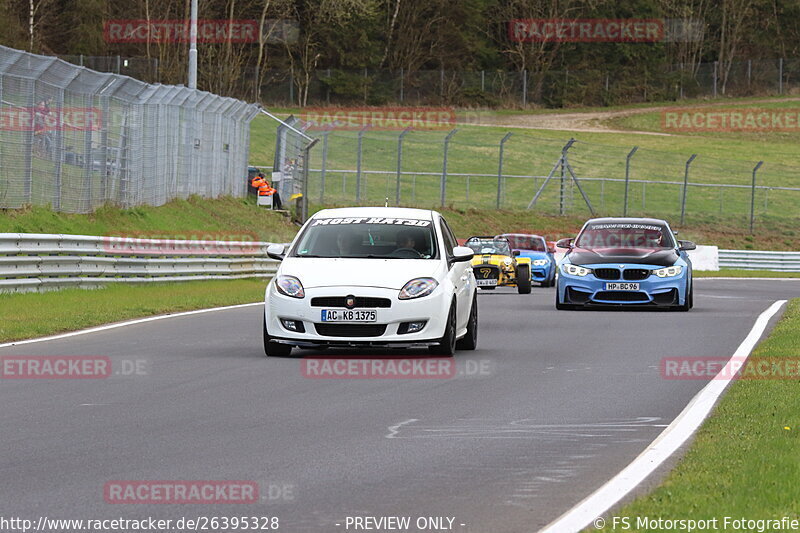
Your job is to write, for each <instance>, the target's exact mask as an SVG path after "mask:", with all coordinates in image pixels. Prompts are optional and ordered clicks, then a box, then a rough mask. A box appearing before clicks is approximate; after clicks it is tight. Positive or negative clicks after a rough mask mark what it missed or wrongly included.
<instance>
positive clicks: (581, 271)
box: [561, 263, 592, 277]
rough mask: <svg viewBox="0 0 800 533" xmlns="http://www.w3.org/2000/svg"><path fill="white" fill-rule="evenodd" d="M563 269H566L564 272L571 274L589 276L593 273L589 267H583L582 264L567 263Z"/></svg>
mask: <svg viewBox="0 0 800 533" xmlns="http://www.w3.org/2000/svg"><path fill="white" fill-rule="evenodd" d="M561 270H563V271H564V274H569V275H570V276H581V277H583V276H588V275H589V274H591V273H592V271H591V270H589V269H588V268H583V267H582V266H578V265H573V264H572V263H566V264H564V265H563V266H562V267H561Z"/></svg>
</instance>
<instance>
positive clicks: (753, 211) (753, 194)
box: [750, 161, 764, 234]
mask: <svg viewBox="0 0 800 533" xmlns="http://www.w3.org/2000/svg"><path fill="white" fill-rule="evenodd" d="M763 164H764V162H763V161H759V162H758V163H756V166H755V167H753V186H752V187H751V188H750V233H751V234H752V233H753V228H754V227H755V223H756V173H757V172H758V169H759V168H761V165H763Z"/></svg>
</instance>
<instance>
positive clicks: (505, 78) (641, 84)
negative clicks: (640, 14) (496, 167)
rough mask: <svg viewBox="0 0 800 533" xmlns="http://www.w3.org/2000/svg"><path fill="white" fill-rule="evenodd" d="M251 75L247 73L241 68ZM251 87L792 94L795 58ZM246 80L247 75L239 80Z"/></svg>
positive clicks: (363, 72)
mask: <svg viewBox="0 0 800 533" xmlns="http://www.w3.org/2000/svg"><path fill="white" fill-rule="evenodd" d="M245 77H250V78H252V80H253V82H255V80H256V77H255V75H254V74H252V75H251V74H246V76H245ZM261 79H262V82H261V86H260V87H256V88H254V90H253V94H255V95H256V97H257V98H260V99H261V101H264V102H269V103H270V104H272V105H298V104H299V105H312V106H314V105H331V104H333V105H352V104H355V103H360V104H365V105H383V104H388V103H392V102H399V103H403V104H406V105H441V104H447V105H456V106H490V107H491V106H515V107H526V106H529V105H535V106H541V107H553V108H558V107H565V106H571V105H583V106H606V105H614V104H622V103H637V102H653V101H672V100H682V99H685V98H703V97H713V98H716V97H721V96H728V97H745V96H756V95H768V94H776V95H781V94H793V92H794V91H796V90H797V89H798V87H800V85H798V81H799V80H800V60H799V59H794V58H792V59H759V60H744V61H734V62H732V63H731V64H730V67H729V68H725V67H723V66H721V65H720V63H719V62H716V61H715V62H709V63H691V64H690V63H685V64H675V65H667V66H665V68H663V69H659V70H657V71H652V69H651V70H650V71H648V70H647V69H646V67H638V66H637V67H624V68H616V69H609V70H604V69H581V70H577V69H576V70H569V69H564V70H547V71H539V72H535V71H527V70H523V71H497V70H494V71H489V70H481V71H454V70H417V71H407V70H402V69H400V70H397V71H394V70H392V71H389V70H376V69H319V70H314V71H312V72H309V73H308V77H306V76H305V75H301V74H300V73H298V72H294V71H293V70H285V69H269V70H265V71H264V72H263V73H262V77H261ZM245 85H247V82H245Z"/></svg>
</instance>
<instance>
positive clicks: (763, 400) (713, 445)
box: [587, 300, 800, 531]
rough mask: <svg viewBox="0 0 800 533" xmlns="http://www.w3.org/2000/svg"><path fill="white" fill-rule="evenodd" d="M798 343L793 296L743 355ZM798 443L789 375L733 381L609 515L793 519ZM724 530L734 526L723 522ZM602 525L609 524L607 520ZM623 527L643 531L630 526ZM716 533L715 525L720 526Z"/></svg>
mask: <svg viewBox="0 0 800 533" xmlns="http://www.w3.org/2000/svg"><path fill="white" fill-rule="evenodd" d="M798 346H800V300H793V301H791V302H790V303H789V307H788V309H787V310H786V312H785V314H784V316H783V318H782V319H781V320H780V322H779V323H778V324H777V325H776V326H775V329H774V330H773V331H772V333H771V334H770V336H769V337H768V338H767V339H766V340H765V341H764V342H762V343H761V344H760V345H759V346H758V347H757V348H756V349H755V351H754V352H753V354H752V355H751V356H750V358H751V359H752V360H758V359H763V358H769V359H770V360H774V359H783V358H787V359H789V358H791V359H793V360H796V359H797V347H798ZM799 448H800V395H798V394H797V378H794V379H749V380H748V379H742V380H739V381H737V382H735V383H733V384H732V385H731V387H730V389H729V390H728V391H727V392H726V393H725V395H724V396H723V398H722V400H721V401H720V403H719V404H718V405H717V407H716V408H715V409H714V412H713V414H712V416H711V417H710V418H709V419H708V420H706V421H705V423H704V424H703V426H702V427H701V428H700V430H699V431H698V432H697V435H696V437H695V439H694V442H693V443H692V445H691V447H690V449H689V450H688V451H687V452H686V455H685V456H684V457H683V458H682V459H681V460H680V462H679V463H678V465H677V466H676V467H675V469H674V470H673V471H672V472H670V474H669V475H668V476H667V478H666V479H665V480H664V481H663V482H662V483H661V485H660V486H659V487H658V488H657V489H655V490H654V491H653V492H651V493H650V494H648V495H647V496H643V497H640V498H638V499H636V500H635V501H633V502H632V503H630V504H628V505H626V506H624V507H622V509H620V510H618V511H616V512H614V515H615V516H619V517H629V518H630V519H631V524H632V525H633V526H635V525H636V517H650V518H658V517H662V518H664V519H678V518H691V519H711V518H715V517H716V518H719V519H720V521H721V519H722V517H725V516H730V517H737V518H739V517H744V518H748V519H759V518H761V519H764V518H781V517H783V516H788V517H790V518H800V513H799V512H798V508H797V502H798V501H800V484H798V483H797V480H798V479H800V462H798V461H797V450H798V449H799ZM610 522H611V521H610V520H607V521H606V523H607V524H609V523H610ZM617 530H621V528H617ZM727 530H728V531H733V530H734V529H733V528H731V527H730V526H729V527H728V529H727ZM736 530H737V531H744V530H748V531H749V530H753V529H748V528H745V529H736ZM779 530H780V528H778V529H774V528H773V529H770V531H779ZM587 531H594V529H587ZM604 531H614V529H612V527H610V525H609V526H607V527H606V528H605V529H604ZM626 531H647V529H642V528H636V527H632V528H631V529H627V530H626ZM716 531H723V527H722V526H721V525H720V527H718V528H717V529H716Z"/></svg>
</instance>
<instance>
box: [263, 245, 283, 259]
mask: <svg viewBox="0 0 800 533" xmlns="http://www.w3.org/2000/svg"><path fill="white" fill-rule="evenodd" d="M285 251H286V246H284V245H283V244H270V245H269V246H267V256H269V258H270V259H274V260H275V261H283V258H284V257H285Z"/></svg>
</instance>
